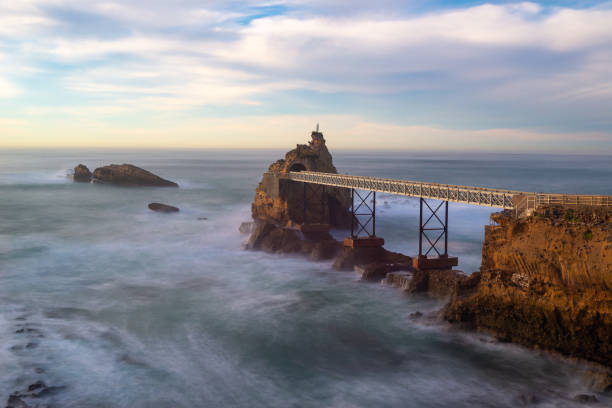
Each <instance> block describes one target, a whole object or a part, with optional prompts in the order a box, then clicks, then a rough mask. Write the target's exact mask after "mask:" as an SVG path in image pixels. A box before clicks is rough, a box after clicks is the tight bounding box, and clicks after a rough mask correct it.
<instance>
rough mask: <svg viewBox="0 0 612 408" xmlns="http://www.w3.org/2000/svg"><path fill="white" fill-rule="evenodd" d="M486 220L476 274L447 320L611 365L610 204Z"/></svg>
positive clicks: (461, 290)
mask: <svg viewBox="0 0 612 408" xmlns="http://www.w3.org/2000/svg"><path fill="white" fill-rule="evenodd" d="M491 220H492V221H494V222H495V223H496V225H491V226H486V227H485V239H484V244H483V250H482V266H481V268H480V272H476V273H474V274H472V275H471V276H470V277H468V278H466V279H464V280H463V281H461V282H460V283H459V284H458V285H457V288H456V289H455V291H454V293H453V295H452V297H451V300H450V302H449V304H448V305H447V306H446V308H445V311H444V315H445V317H446V319H448V320H449V321H451V322H462V323H466V324H468V325H471V326H473V327H476V328H478V329H481V330H486V331H491V332H493V333H495V334H497V335H498V336H499V337H501V338H503V339H505V340H507V341H512V342H517V343H521V344H525V345H530V346H537V347H539V348H544V349H549V350H554V351H557V352H560V353H562V354H565V355H568V356H573V357H579V358H584V359H588V360H591V361H595V362H598V363H601V364H604V365H606V366H609V367H612V210H606V209H605V208H601V207H600V208H596V207H582V208H577V209H566V208H561V207H546V208H541V209H538V210H537V212H536V213H535V214H534V215H533V216H530V217H528V218H524V219H515V218H514V217H513V216H512V214H510V213H507V212H502V213H496V214H493V215H492V216H491Z"/></svg>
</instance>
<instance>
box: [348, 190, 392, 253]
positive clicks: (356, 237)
mask: <svg viewBox="0 0 612 408" xmlns="http://www.w3.org/2000/svg"><path fill="white" fill-rule="evenodd" d="M384 244H385V240H384V239H382V238H380V237H377V236H376V191H370V192H367V193H360V192H359V191H357V190H355V189H351V236H350V237H347V238H345V239H344V246H345V247H347V248H380V247H382V246H383V245H384Z"/></svg>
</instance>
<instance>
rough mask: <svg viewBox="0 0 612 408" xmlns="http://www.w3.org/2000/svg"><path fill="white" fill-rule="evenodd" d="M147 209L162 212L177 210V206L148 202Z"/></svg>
mask: <svg viewBox="0 0 612 408" xmlns="http://www.w3.org/2000/svg"><path fill="white" fill-rule="evenodd" d="M149 210H153V211H157V212H163V213H172V212H179V209H178V207H173V206H171V205H168V204H162V203H150V204H149Z"/></svg>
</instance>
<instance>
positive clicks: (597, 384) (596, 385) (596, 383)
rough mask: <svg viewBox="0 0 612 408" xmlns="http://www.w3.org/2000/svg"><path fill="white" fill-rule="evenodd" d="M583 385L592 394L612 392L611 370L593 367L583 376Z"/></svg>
mask: <svg viewBox="0 0 612 408" xmlns="http://www.w3.org/2000/svg"><path fill="white" fill-rule="evenodd" d="M583 381H584V383H585V385H586V386H587V387H588V388H589V390H590V391H592V392H612V370H610V369H607V368H604V367H601V366H594V367H593V368H589V369H588V370H587V371H586V372H585V373H584V375H583Z"/></svg>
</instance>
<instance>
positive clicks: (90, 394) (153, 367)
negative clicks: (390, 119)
mask: <svg viewBox="0 0 612 408" xmlns="http://www.w3.org/2000/svg"><path fill="white" fill-rule="evenodd" d="M333 153H334V159H335V163H336V166H337V167H338V170H339V171H340V172H342V173H351V174H364V175H372V176H381V177H394V178H405V179H415V180H424V181H437V182H446V183H458V184H474V185H489V186H493V187H500V188H512V189H522V190H533V191H550V192H574V193H608V194H609V193H610V191H608V189H609V180H610V177H611V176H612V165H611V163H612V161H611V160H610V157H596V156H594V157H586V158H585V157H578V156H566V157H559V156H508V155H496V156H490V155H489V156H487V155H469V156H468V155H462V156H440V155H423V154H418V155H417V154H409V153H397V152H395V153H391V152H390V153H375V154H373V153H363V152H343V151H339V152H333ZM281 156H282V152H280V151H238V150H235V151H212V150H211V151H170V152H164V151H129V150H125V151H113V150H109V151H91V150H84V151H76V150H72V151H59V150H48V151H34V150H8V151H2V152H0V345H1V346H0V404H1V403H3V402H4V401H6V399H7V398H8V395H9V394H10V393H11V392H13V391H15V390H20V389H23V388H25V387H27V385H28V384H31V383H32V382H34V381H36V380H39V379H41V380H43V381H44V382H45V383H46V384H47V385H54V386H59V387H65V388H62V389H61V390H59V391H58V392H57V393H55V394H53V395H51V396H49V397H48V398H47V400H49V401H50V402H52V403H55V404H56V405H57V406H62V407H90V406H96V407H103V406H104V407H108V406H112V407H166V406H168V407H170V406H172V407H194V406H223V407H226V406H236V407H259V406H261V407H320V406H331V407H372V406H377V407H378V406H380V407H387V406H388V407H396V406H402V407H406V406H409V407H446V406H457V407H463V406H465V407H468V406H469V407H472V406H483V407H489V406H490V407H513V406H517V405H519V404H520V403H521V401H522V399H521V398H524V396H528V395H532V394H535V395H537V396H538V398H539V399H540V401H541V405H540V406H573V405H574V403H573V402H572V401H571V398H572V397H573V396H574V395H575V394H577V393H580V392H584V391H585V387H584V385H583V384H582V382H581V379H580V373H581V372H582V370H584V366H582V365H580V364H577V363H570V362H567V361H563V360H561V359H558V358H555V357H550V356H547V355H545V354H539V353H536V352H533V351H528V350H525V349H522V348H520V347H516V346H513V345H503V344H496V343H491V342H489V341H488V339H487V338H486V337H484V336H479V335H473V334H465V333H461V332H459V331H455V330H454V329H451V328H448V327H447V326H446V325H444V324H441V323H435V322H434V321H429V320H426V322H425V323H424V322H422V321H421V322H415V321H412V320H411V319H410V318H409V314H410V313H412V312H415V311H417V310H419V311H421V312H427V311H433V310H436V308H438V307H439V306H440V305H439V304H437V303H436V302H432V301H429V300H426V299H423V298H419V297H410V296H405V295H403V294H402V293H401V292H400V291H398V290H394V289H390V288H387V287H384V286H381V285H377V284H366V283H362V282H359V281H358V279H357V276H355V275H354V274H352V273H339V272H335V271H333V270H332V269H331V267H330V264H329V263H312V262H307V261H305V260H302V259H300V258H295V257H287V256H271V255H266V254H263V253H258V252H248V251H243V250H242V249H241V243H242V240H243V239H244V238H245V237H244V236H242V235H240V234H239V233H238V231H237V227H238V225H239V223H240V222H241V221H244V220H247V219H249V217H250V215H249V211H250V201H251V200H252V197H253V193H254V188H255V186H256V184H257V182H258V180H259V178H260V176H261V173H262V172H263V171H264V170H265V169H266V168H267V166H268V165H269V164H270V163H271V162H273V161H274V160H276V159H277V158H278V157H281ZM124 162H128V163H134V164H136V165H139V166H141V167H144V168H146V169H148V170H151V171H153V172H155V173H157V174H160V175H161V176H163V177H165V178H168V179H170V180H173V181H177V182H178V183H179V184H180V185H181V188H179V189H155V188H121V187H113V186H106V185H92V184H78V183H77V184H75V183H72V182H71V181H70V180H69V179H67V178H66V173H67V169H70V168H73V167H74V166H75V165H76V164H78V163H84V164H86V165H88V166H89V167H90V168H92V169H93V168H95V167H97V166H99V165H103V164H109V163H124ZM151 201H159V202H164V203H168V204H172V205H176V206H178V207H180V208H181V212H180V213H178V214H170V215H168V214H157V213H154V212H151V211H149V210H148V209H147V207H146V205H147V204H148V203H149V202H151ZM489 213H490V209H487V208H480V207H470V206H462V205H452V204H451V206H450V228H451V240H450V252H451V253H452V254H454V255H458V256H459V257H460V261H461V265H460V267H461V268H462V269H463V270H465V271H467V272H471V271H473V270H476V269H477V268H478V264H479V262H480V247H481V244H482V234H483V228H482V227H483V225H484V224H486V223H487V222H488V215H489ZM417 216H418V208H417V202H416V201H415V200H410V199H406V198H400V197H393V196H385V195H381V196H379V216H378V219H377V233H378V235H380V236H383V237H384V238H385V239H386V241H387V247H388V248H390V249H393V250H399V251H402V252H404V253H407V254H413V253H415V252H416V239H417V233H416V231H417V230H416V228H417V222H418V219H417ZM198 218H207V220H198ZM336 233H337V234H338V235H339V236H342V235H343V234H344V233H343V232H336ZM20 328H29V329H32V330H31V331H30V332H27V333H16V331H18V330H19V329H20ZM39 335H42V336H43V337H39ZM28 343H29V344H30V346H29V347H26V346H27V345H28ZM600 399H601V400H602V402H603V403H604V404H605V403H609V402H611V401H610V399H609V398H608V399H606V397H605V396H602V397H600Z"/></svg>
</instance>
